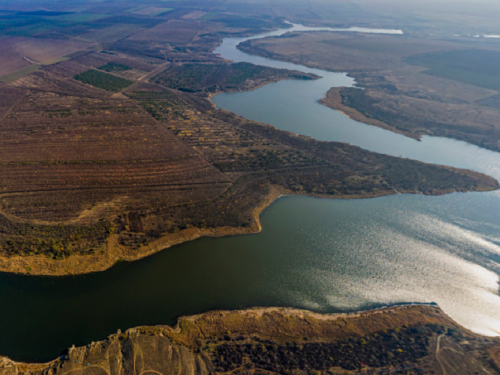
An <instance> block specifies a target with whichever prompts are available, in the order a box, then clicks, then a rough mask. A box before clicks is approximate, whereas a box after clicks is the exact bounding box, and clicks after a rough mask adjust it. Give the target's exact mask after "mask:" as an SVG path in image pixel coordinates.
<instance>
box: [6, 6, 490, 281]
mask: <svg viewBox="0 0 500 375" xmlns="http://www.w3.org/2000/svg"><path fill="white" fill-rule="evenodd" d="M186 14H189V12H188V11H179V12H176V11H173V12H170V13H168V14H167V15H168V17H170V18H169V20H166V19H160V20H159V19H158V18H156V19H153V18H148V16H141V17H139V16H138V15H137V16H131V15H127V16H116V17H114V18H105V19H103V20H98V21H95V22H94V23H93V24H92V26H93V28H90V27H88V25H84V26H81V27H80V26H78V27H76V26H75V27H73V28H69V29H68V31H67V32H68V35H67V36H66V37H67V38H66V39H63V36H61V41H60V43H62V44H61V45H64V44H63V43H68V46H69V45H71V46H73V47H74V46H76V44H75V45H72V44H71V43H73V42H71V41H69V40H72V38H77V36H78V35H80V36H81V38H82V40H83V39H84V38H85V37H88V36H89V35H90V34H91V33H98V30H102V31H103V33H104V34H103V35H104V36H103V38H104V39H106V38H107V37H106V35H107V34H106V33H108V31H109V30H114V31H112V32H111V31H110V32H111V33H110V34H109V37H110V38H111V39H109V40H110V42H108V43H107V44H106V45H102V46H99V47H102V49H101V48H96V50H94V51H92V50H88V51H85V52H84V53H81V54H79V53H77V54H75V55H72V56H70V59H69V60H68V61H63V62H59V63H56V64H53V65H51V66H46V67H42V69H41V70H40V71H38V72H36V73H33V74H31V75H29V76H27V77H24V78H21V79H18V80H16V81H15V82H13V83H11V84H1V85H0V92H1V95H0V131H1V134H2V138H0V175H1V176H2V178H1V179H0V270H2V271H9V272H18V273H31V274H46V275H63V274H76V273H85V272H93V271H101V270H104V269H107V268H109V267H111V266H112V265H113V264H114V263H115V262H116V261H117V260H118V259H125V260H134V259H139V258H141V257H144V256H147V255H149V254H152V253H154V252H156V251H159V250H162V249H164V248H166V247H168V246H171V245H173V244H176V243H180V242H183V241H187V240H190V239H194V238H197V237H199V236H221V235H229V234H240V233H251V232H256V231H259V230H260V224H259V213H260V212H261V211H262V210H263V209H264V208H265V207H266V206H268V205H269V204H270V203H271V202H272V201H273V200H274V199H275V198H276V197H277V196H279V195H280V194H299V195H305V194H307V195H313V196H318V197H324V198H345V197H375V196H381V195H387V194H394V193H396V192H399V193H423V194H444V193H448V192H453V191H469V190H491V189H496V188H498V183H497V182H496V181H495V180H494V179H492V178H489V177H487V176H484V175H481V174H479V173H474V172H470V171H464V170H459V169H454V168H448V167H439V166H433V165H428V164H424V163H419V162H415V161H411V160H404V159H398V158H394V157H389V156H384V155H380V154H375V153H371V152H368V151H365V150H362V149H360V148H358V147H353V146H350V145H347V144H341V143H335V142H318V141H315V140H313V139H311V138H308V137H302V136H297V135H295V134H291V133H288V132H285V131H280V130H278V129H275V128H274V127H272V126H269V125H265V124H261V123H257V122H254V121H248V120H246V119H244V118H241V117H239V116H236V115H234V114H232V113H230V112H227V111H224V110H217V109H216V108H215V107H214V106H213V104H212V103H211V102H210V101H209V100H208V99H207V97H210V96H211V95H213V94H214V93H217V92H220V91H239V90H249V89H253V88H256V87H258V86H259V85H262V84H265V83H268V82H273V81H277V80H280V79H286V78H301V79H313V78H315V77H313V76H310V75H304V74H302V73H298V72H288V71H282V70H277V69H269V68H262V67H255V66H253V65H251V64H234V65H229V64H227V62H226V61H223V60H222V59H220V58H218V57H216V56H214V55H213V53H212V51H213V49H214V48H215V46H216V45H217V44H218V43H220V40H221V38H222V36H221V34H220V33H226V35H241V33H245V32H248V31H249V30H254V31H255V30H258V29H260V30H265V29H269V28H272V27H273V26H275V25H277V24H281V23H280V22H281V21H279V20H272V19H254V18H252V19H245V20H244V22H245V23H246V24H247V25H248V26H247V28H243V29H241V28H240V29H235V28H234V25H235V23H237V22H240V21H241V17H240V16H235V15H231V14H224V15H218V16H217V17H216V18H215V21H213V22H212V21H210V20H203V19H204V18H200V19H199V20H192V19H184V18H182V17H184V16H185V15H186ZM162 17H163V16H162ZM165 17H167V16H165ZM188 18H192V17H188ZM110 20H111V21H110ZM112 22H115V25H116V27H117V28H116V29H112V27H113V26H112V25H110V23H112ZM125 22H127V23H129V24H131V25H132V26H131V27H130V30H135V31H137V30H139V29H140V30H143V29H144V30H145V31H142V32H139V33H136V34H135V35H133V36H131V37H129V35H130V34H129V33H128V32H127V33H126V34H124V36H123V38H121V39H119V40H116V41H114V38H115V37H116V34H115V32H117V30H121V29H122V26H121V25H123V23H125ZM110 28H111V29H110ZM130 30H129V31H130ZM60 31H61V32H62V31H64V29H61V30H60ZM79 33H80V34H79ZM96 35H97V34H96ZM113 35H114V36H113ZM78 38H80V37H78ZM104 39H103V40H104ZM292 39H296V38H292ZM41 40H44V39H43V38H41ZM297 40H299V39H297ZM323 44H324V43H323ZM315 45H316V44H314V43H311V46H315ZM73 47H72V48H73ZM68 48H69V47H68ZM74 48H76V47H74ZM311 48H312V47H311ZM65 52H67V51H65ZM103 67H107V68H106V69H104V68H103ZM100 68H101V69H104V70H106V74H107V75H108V76H107V77H121V78H126V79H127V80H130V81H132V84H131V85H130V86H129V87H127V88H125V89H123V90H121V89H120V90H121V91H119V92H117V93H114V92H110V91H107V90H106V88H109V87H107V86H106V82H104V83H103V82H100V83H99V85H97V87H94V86H96V85H95V84H94V86H92V81H89V82H90V83H91V84H88V83H83V82H80V81H78V80H76V79H74V78H73V77H75V76H77V75H79V74H81V73H84V72H88V71H99V72H103V70H99V69H100ZM412 69H416V68H414V67H412ZM98 76H99V77H106V76H103V75H98ZM99 79H101V78H99ZM367 79H368V78H367ZM104 81H105V79H104ZM128 84H129V83H128ZM99 87H102V88H104V89H102V88H99ZM176 89H179V90H183V91H179V90H176ZM115 91H116V90H115ZM486 91H487V90H486ZM486 91H485V89H477V90H476V91H475V92H472V93H471V94H469V95H472V96H474V95H475V96H474V97H477V98H478V99H482V98H485V97H487V96H488V95H487V92H486ZM493 110H494V109H491V111H493Z"/></svg>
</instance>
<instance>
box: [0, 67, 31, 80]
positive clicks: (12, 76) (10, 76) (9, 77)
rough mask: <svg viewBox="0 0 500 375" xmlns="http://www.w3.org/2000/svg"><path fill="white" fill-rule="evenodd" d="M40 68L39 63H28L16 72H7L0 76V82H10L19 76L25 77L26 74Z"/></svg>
mask: <svg viewBox="0 0 500 375" xmlns="http://www.w3.org/2000/svg"><path fill="white" fill-rule="evenodd" d="M38 69H40V65H30V66H27V67H26V68H23V69H20V70H18V71H17V72H14V73H11V74H7V75H4V76H1V77H0V82H5V83H11V82H14V81H17V80H18V79H20V78H23V77H26V76H27V75H28V74H31V73H34V72H36V71H37V70H38Z"/></svg>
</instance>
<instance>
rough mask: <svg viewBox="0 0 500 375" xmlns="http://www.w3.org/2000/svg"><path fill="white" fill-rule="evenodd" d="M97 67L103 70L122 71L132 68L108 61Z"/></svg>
mask: <svg viewBox="0 0 500 375" xmlns="http://www.w3.org/2000/svg"><path fill="white" fill-rule="evenodd" d="M97 69H99V70H104V71H105V72H124V71H126V70H131V69H132V68H131V67H130V66H127V65H123V64H118V63H114V62H109V63H107V64H106V65H103V66H100V67H99V68H97Z"/></svg>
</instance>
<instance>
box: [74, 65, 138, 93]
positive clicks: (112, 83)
mask: <svg viewBox="0 0 500 375" xmlns="http://www.w3.org/2000/svg"><path fill="white" fill-rule="evenodd" d="M74 78H75V79H76V80H78V81H81V82H83V83H87V84H89V85H92V86H94V87H98V88H100V89H104V90H107V91H111V92H119V91H121V90H123V89H124V88H126V87H128V86H130V85H131V84H132V83H134V82H132V81H129V80H128V79H125V78H120V77H116V76H114V75H111V74H107V73H103V72H100V71H98V70H94V69H91V70H87V71H86V72H83V73H81V74H77V75H76V76H75V77H74Z"/></svg>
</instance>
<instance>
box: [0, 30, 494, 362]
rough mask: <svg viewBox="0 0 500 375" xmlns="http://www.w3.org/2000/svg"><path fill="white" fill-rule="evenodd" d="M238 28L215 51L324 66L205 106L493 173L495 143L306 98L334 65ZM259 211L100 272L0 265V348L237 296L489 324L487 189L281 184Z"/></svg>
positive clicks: (156, 319)
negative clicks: (421, 190) (360, 194)
mask: <svg viewBox="0 0 500 375" xmlns="http://www.w3.org/2000/svg"><path fill="white" fill-rule="evenodd" d="M294 27H296V28H297V27H298V26H294ZM302 29H304V28H302ZM353 31H355V30H353ZM365 31H366V30H365ZM280 32H284V31H278V32H275V33H272V34H274V35H277V34H279V33H280ZM396 32H397V31H394V33H396ZM240 41H241V39H240V40H237V39H236V40H235V39H225V40H224V43H223V44H222V46H221V47H220V48H219V49H218V50H217V51H216V52H217V53H221V54H222V55H223V56H224V57H226V58H230V59H233V60H235V61H249V62H254V63H259V64H262V65H270V64H272V65H270V66H277V67H286V68H291V69H296V70H302V71H312V72H316V73H317V74H318V75H320V76H322V77H324V78H323V79H322V80H317V81H282V82H279V83H276V84H270V85H266V86H264V87H262V88H260V89H258V90H255V91H253V92H248V93H234V94H223V95H219V96H217V97H216V98H214V102H216V104H217V105H218V106H222V107H224V108H227V109H230V110H232V111H234V112H236V113H238V114H241V115H243V116H245V117H248V118H252V119H256V120H260V121H264V122H267V123H270V124H272V125H275V126H277V127H279V128H282V129H286V130H291V131H293V132H296V133H301V134H308V135H311V136H314V137H315V138H318V139H322V140H336V141H344V142H349V143H352V144H356V145H359V146H361V147H364V148H367V149H370V150H373V151H377V152H383V153H387V154H392V155H396V156H404V157H411V158H414V159H419V160H423V161H428V162H433V163H439V164H448V165H454V166H458V167H465V168H470V169H474V170H478V171H482V172H485V173H487V174H490V175H492V176H494V177H496V178H497V179H499V178H500V171H499V166H500V154H498V153H495V152H491V151H487V150H484V149H481V148H478V147H476V146H472V145H468V144H466V143H463V142H458V141H453V140H449V139H442V138H432V137H424V139H423V141H422V142H417V141H415V140H412V139H409V138H405V137H403V136H400V135H397V134H394V133H391V132H388V131H385V130H382V129H379V128H375V127H370V126H366V125H363V124H359V123H357V122H355V121H352V120H350V119H348V118H347V117H345V116H343V115H341V114H339V113H338V112H335V111H333V110H331V109H328V108H326V107H323V106H321V105H319V104H317V102H316V101H317V100H318V99H319V98H321V97H322V96H323V95H324V93H325V92H326V91H327V90H328V89H329V88H330V87H332V86H341V85H352V84H353V83H354V82H353V81H352V79H351V78H349V77H347V76H346V74H339V73H329V72H324V71H317V70H311V69H308V68H305V67H301V66H296V65H293V64H287V63H283V62H277V61H272V60H267V59H261V58H258V57H255V56H250V55H246V54H243V53H242V52H240V51H238V50H237V49H236V48H235V46H236V45H237V43H239V42H240ZM292 111H293V112H292ZM261 220H262V224H263V231H262V232H261V233H259V234H256V235H247V236H237V237H228V238H217V239H213V238H203V239H199V240H196V241H193V242H189V243H185V244H182V245H179V246H175V247H173V248H171V249H168V250H165V251H163V252H160V253H158V254H156V255H154V256H151V257H149V258H147V259H144V260H141V261H137V262H134V263H130V264H127V263H121V264H119V265H117V266H115V267H113V268H112V269H110V270H108V271H106V272H102V273H97V274H91V275H83V276H77V277H65V278H48V277H28V276H19V275H10V274H0V301H2V306H1V308H0V354H1V355H8V356H10V357H11V358H15V359H24V360H30V361H44V360H50V359H53V358H54V357H55V356H57V355H58V354H59V353H60V351H61V350H63V349H65V348H67V347H69V346H71V345H72V344H75V345H77V346H78V345H86V344H88V343H90V342H91V341H97V340H100V339H103V338H104V337H106V336H107V335H108V334H110V333H112V332H116V330H117V329H122V330H125V329H127V328H130V327H134V326H137V325H141V324H173V323H174V322H175V318H176V317H177V316H179V315H186V314H195V313H199V312H203V311H207V310H211V309H221V308H225V309H232V308H245V307H250V306H293V307H302V308H308V309H314V310H316V311H321V312H338V311H354V310H359V309H366V308H371V307H376V306H382V305H386V304H393V303H405V302H436V303H438V304H439V305H440V306H441V307H442V308H443V309H444V311H445V312H446V313H447V314H448V315H450V316H451V317H452V318H453V319H455V320H456V321H458V322H459V323H460V324H462V325H464V326H465V327H467V328H470V329H472V330H474V331H476V332H480V333H484V334H488V335H499V334H500V297H499V295H498V290H499V275H500V194H499V193H498V192H491V193H465V194H464V193H460V194H459V193H456V194H450V195H446V196H440V197H430V196H421V195H395V196H390V197H382V198H376V199H364V200H320V199H315V198H307V197H283V198H281V199H279V200H277V201H276V202H275V203H274V204H273V205H272V206H271V207H269V208H268V209H266V210H265V211H264V213H263V214H262V216H261Z"/></svg>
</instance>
